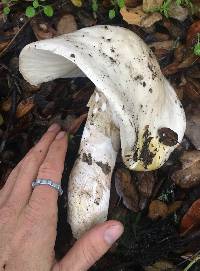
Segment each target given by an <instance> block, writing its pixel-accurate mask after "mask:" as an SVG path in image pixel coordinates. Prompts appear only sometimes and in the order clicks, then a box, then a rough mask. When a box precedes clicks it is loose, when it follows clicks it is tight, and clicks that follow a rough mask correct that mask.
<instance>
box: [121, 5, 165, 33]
mask: <svg viewBox="0 0 200 271" xmlns="http://www.w3.org/2000/svg"><path fill="white" fill-rule="evenodd" d="M120 12H121V15H122V17H123V20H124V21H126V22H127V23H128V24H134V25H138V26H141V27H146V28H148V27H150V26H152V25H153V24H154V23H155V22H158V21H160V20H162V15H161V14H160V13H157V12H155V13H151V14H146V13H145V12H144V11H143V9H142V6H138V7H136V8H126V7H124V8H122V9H121V10H120Z"/></svg>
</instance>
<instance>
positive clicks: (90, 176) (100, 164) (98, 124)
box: [68, 92, 120, 238]
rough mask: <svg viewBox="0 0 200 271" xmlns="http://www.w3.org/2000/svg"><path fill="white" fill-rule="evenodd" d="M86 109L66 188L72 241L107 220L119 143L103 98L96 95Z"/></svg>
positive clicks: (100, 95)
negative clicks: (76, 154) (87, 110)
mask: <svg viewBox="0 0 200 271" xmlns="http://www.w3.org/2000/svg"><path fill="white" fill-rule="evenodd" d="M89 106H90V109H89V113H88V120H87V122H86V125H85V128H84V132H83V136H82V140H81V144H80V149H79V153H78V158H77V160H76V162H75V165H74V167H73V169H72V171H71V175H70V179H69V186H68V222H69V223H70V225H71V228H72V232H73V236H74V237H75V238H79V237H80V236H81V235H82V234H83V233H84V232H85V231H87V230H88V229H89V228H91V227H92V226H93V225H95V224H97V223H100V222H103V221H105V220H106V219H107V214H108V206H109V198H110V183H111V177H112V172H113V168H114V166H115V161H116V157H117V152H118V150H119V141H120V139H119V130H118V129H117V128H116V127H115V125H114V124H113V122H112V120H111V118H110V110H109V105H108V104H107V102H106V98H105V96H104V95H103V94H101V93H98V92H95V93H94V94H93V95H92V97H91V98H90V101H89Z"/></svg>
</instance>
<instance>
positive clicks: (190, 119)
mask: <svg viewBox="0 0 200 271" xmlns="http://www.w3.org/2000/svg"><path fill="white" fill-rule="evenodd" d="M199 101H200V93H199ZM186 119H187V122H186V124H187V125H186V132H185V134H186V136H187V137H188V138H189V140H190V141H191V142H192V144H193V145H194V146H195V148H196V149H197V150H200V104H197V105H196V104H195V105H190V106H188V107H187V108H186Z"/></svg>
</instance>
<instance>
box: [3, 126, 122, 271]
mask: <svg viewBox="0 0 200 271" xmlns="http://www.w3.org/2000/svg"><path fill="white" fill-rule="evenodd" d="M66 150H67V137H66V134H65V132H60V127H59V126H58V125H57V124H54V125H52V126H51V127H50V128H49V130H48V131H47V132H46V133H45V135H44V136H43V137H42V138H41V140H40V141H39V142H38V143H37V144H36V145H35V147H33V148H32V149H31V150H30V151H29V152H28V154H27V155H26V156H25V157H24V159H23V160H22V161H21V162H20V163H19V164H18V165H17V166H16V168H15V169H14V170H13V171H12V172H11V174H10V176H9V177H8V180H7V182H6V184H5V186H4V187H3V189H2V190H1V191H0V270H6V271H12V270H13V271H18V270H20V271H25V270H26V271H34V270H37V271H50V270H51V271H83V270H87V269H88V268H90V267H91V266H92V265H93V264H94V263H95V262H96V261H97V260H98V259H99V258H100V257H101V256H102V255H103V254H104V253H105V252H106V251H107V250H108V249H109V248H110V247H111V245H112V244H113V243H114V242H115V241H116V240H117V239H118V238H119V236H120V235H121V234H122V232H123V226H122V225H121V224H120V223H119V222H117V221H107V222H105V223H103V224H101V225H98V226H96V227H94V228H93V229H92V230H90V231H89V232H87V233H86V234H85V235H84V236H83V237H82V238H81V239H80V240H78V241H77V242H76V243H75V245H74V246H73V248H72V249H71V250H70V251H69V252H68V253H67V255H66V256H65V257H64V258H63V259H62V260H61V261H60V262H56V260H55V255H54V245H55V239H56V226H57V198H58V192H57V191H56V190H55V189H53V188H51V187H49V186H46V185H43V186H41V185H40V186H37V187H35V188H34V190H33V191H32V187H31V184H32V181H33V180H34V179H37V178H44V179H51V180H53V181H54V182H56V183H60V180H61V177H62V172H63V168H64V159H65V154H66Z"/></svg>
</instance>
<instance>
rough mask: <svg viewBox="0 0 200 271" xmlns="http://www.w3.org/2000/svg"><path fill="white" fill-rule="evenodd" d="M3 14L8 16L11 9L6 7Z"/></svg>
mask: <svg viewBox="0 0 200 271" xmlns="http://www.w3.org/2000/svg"><path fill="white" fill-rule="evenodd" d="M3 13H4V14H5V15H8V14H9V13H10V8H9V7H5V8H4V9H3Z"/></svg>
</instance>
